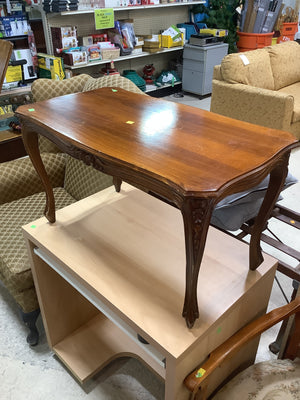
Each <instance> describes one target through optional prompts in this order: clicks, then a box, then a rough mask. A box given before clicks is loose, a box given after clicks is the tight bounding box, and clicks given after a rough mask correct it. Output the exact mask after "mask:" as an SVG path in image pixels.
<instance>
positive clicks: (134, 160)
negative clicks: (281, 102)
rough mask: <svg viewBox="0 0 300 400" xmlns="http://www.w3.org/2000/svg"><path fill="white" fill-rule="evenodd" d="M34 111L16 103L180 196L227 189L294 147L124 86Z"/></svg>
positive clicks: (270, 133)
mask: <svg viewBox="0 0 300 400" xmlns="http://www.w3.org/2000/svg"><path fill="white" fill-rule="evenodd" d="M103 99H105V101H103ZM33 106H34V111H30V110H31V108H28V106H22V107H20V108H19V109H18V111H17V113H21V114H22V116H26V117H27V118H29V121H30V120H32V121H35V122H36V123H37V124H38V125H40V126H41V127H47V130H49V129H51V130H52V131H53V132H55V136H56V137H58V138H59V137H63V140H65V141H68V142H70V143H73V144H74V145H75V146H76V147H78V148H82V149H86V150H88V151H89V152H90V153H92V154H95V155H99V154H100V155H101V157H104V158H108V159H110V160H115V161H117V162H118V163H120V162H121V163H124V164H125V165H130V166H134V168H135V169H139V170H140V172H142V173H144V174H147V175H150V176H151V177H153V178H157V179H158V180H164V181H168V184H170V185H174V186H176V187H177V190H180V191H182V192H184V193H197V194H198V193H202V194H203V193H205V192H210V195H213V192H217V191H223V190H226V184H227V183H228V182H229V181H233V180H235V179H236V178H239V177H240V176H241V175H244V174H245V173H248V172H249V171H253V170H255V169H259V168H260V167H261V166H262V165H263V164H264V163H266V162H268V161H269V160H270V158H272V157H274V155H276V154H277V153H279V152H280V151H282V150H283V149H284V148H285V147H286V146H288V145H290V144H291V142H293V140H292V141H291V135H290V134H289V133H287V132H280V134H279V133H278V132H279V131H277V132H276V131H275V130H273V129H269V128H263V127H259V128H258V127H257V126H256V125H252V124H248V123H245V122H241V121H237V120H233V119H230V118H227V117H223V116H220V115H217V114H213V113H210V112H208V111H204V110H200V109H197V108H193V107H189V106H185V105H182V104H177V103H173V102H169V101H165V100H162V99H154V98H151V97H149V96H145V95H138V94H134V93H131V92H128V91H126V90H123V89H112V88H102V89H97V90H94V91H91V92H85V93H77V94H70V95H68V96H67V97H65V96H63V97H57V98H54V99H50V100H47V101H44V102H39V103H36V104H34V105H33ZM45 135H46V136H47V134H45ZM274 138H276V140H275V139H274ZM294 142H296V139H295V140H294Z"/></svg>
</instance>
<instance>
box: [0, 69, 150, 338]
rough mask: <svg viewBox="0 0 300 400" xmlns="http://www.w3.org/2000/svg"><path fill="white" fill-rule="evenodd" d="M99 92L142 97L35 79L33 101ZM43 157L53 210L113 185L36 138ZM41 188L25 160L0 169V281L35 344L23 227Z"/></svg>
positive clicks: (103, 82) (33, 215) (80, 81)
mask: <svg viewBox="0 0 300 400" xmlns="http://www.w3.org/2000/svg"><path fill="white" fill-rule="evenodd" d="M103 86H111V87H121V88H123V89H126V90H130V91H134V92H137V93H143V92H141V91H140V90H139V89H138V88H137V86H136V85H134V83H132V82H131V81H130V80H128V79H126V78H123V77H121V76H116V75H112V76H104V77H103V78H99V79H93V78H91V77H90V76H89V75H85V74H82V75H78V76H75V77H73V78H70V79H67V80H64V81H54V80H49V79H38V80H36V81H35V82H34V83H33V85H32V95H33V99H34V101H42V100H46V99H49V98H52V97H56V96H62V95H65V94H69V93H74V92H81V91H88V90H92V89H96V88H99V87H103ZM39 146H40V152H41V156H42V159H43V162H44V165H45V167H46V170H47V172H48V175H49V177H50V180H51V183H52V186H53V188H54V194H55V201H56V207H57V208H62V207H65V206H67V205H69V204H71V203H73V202H75V201H77V200H80V199H82V198H84V197H87V196H89V195H91V194H93V193H96V192H98V191H100V190H102V189H104V188H106V187H108V186H109V185H111V184H112V178H111V177H110V176H108V175H105V174H103V173H101V172H99V171H96V170H95V169H93V168H92V167H88V166H86V165H85V164H83V163H82V162H81V161H78V160H75V159H73V158H71V157H69V156H67V155H66V154H64V153H61V152H60V151H59V149H58V148H57V147H56V146H55V145H54V144H53V143H51V142H49V141H48V140H47V139H46V138H44V137H42V136H41V137H40V138H39ZM44 206H45V194H44V188H43V186H42V184H41V182H40V179H39V177H38V175H37V173H36V171H35V169H34V167H33V165H32V163H31V161H30V159H29V158H28V157H24V158H21V159H17V160H13V161H9V162H5V163H1V164H0V280H1V281H2V282H3V284H4V286H5V287H6V288H7V289H8V291H9V292H10V294H11V295H12V296H13V298H14V300H15V301H16V303H17V304H18V306H19V308H20V312H21V316H22V318H23V321H24V322H25V323H26V325H27V326H28V328H29V335H28V337H27V341H28V343H29V344H31V345H36V344H37V343H38V336H39V334H38V331H37V328H36V319H37V317H38V315H39V304H38V300H37V296H36V293H35V288H34V283H33V278H32V274H31V269H30V264H29V260H28V256H27V251H26V247H25V241H24V239H23V236H22V230H21V227H22V226H23V225H25V224H28V223H30V221H33V220H35V219H37V218H39V217H41V216H43V211H44Z"/></svg>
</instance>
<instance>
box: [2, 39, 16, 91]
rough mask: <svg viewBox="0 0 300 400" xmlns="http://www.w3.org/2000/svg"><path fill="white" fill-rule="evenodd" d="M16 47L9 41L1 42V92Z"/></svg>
mask: <svg viewBox="0 0 300 400" xmlns="http://www.w3.org/2000/svg"><path fill="white" fill-rule="evenodd" d="M13 47H14V45H13V44H12V43H11V42H9V41H7V40H3V39H1V40H0V92H1V89H2V85H3V82H4V79H5V75H6V70H7V67H8V63H9V60H10V57H11V53H12V50H13Z"/></svg>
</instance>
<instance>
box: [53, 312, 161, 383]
mask: <svg viewBox="0 0 300 400" xmlns="http://www.w3.org/2000/svg"><path fill="white" fill-rule="evenodd" d="M143 346H144V347H146V346H147V345H143ZM53 350H54V352H55V353H56V355H57V356H58V357H59V359H60V360H61V361H62V362H63V363H64V364H65V365H66V366H67V367H68V368H69V369H70V370H71V371H72V373H73V375H74V376H76V378H77V379H78V380H79V381H80V382H81V383H84V382H85V381H87V380H88V379H89V378H91V377H92V376H93V375H95V374H96V373H97V372H99V371H100V370H101V369H102V368H103V367H104V366H105V365H107V364H108V363H109V362H111V361H112V360H114V359H116V358H118V357H124V356H128V357H137V358H139V359H141V360H148V359H149V361H148V362H147V364H148V365H149V366H151V367H152V369H153V370H154V371H156V372H157V373H158V374H159V375H160V376H161V377H162V378H165V369H164V368H162V367H161V366H159V365H157V364H155V363H154V362H153V361H152V362H151V359H150V358H149V355H148V354H147V352H146V351H145V350H143V348H142V346H141V345H138V344H136V343H135V342H134V341H133V340H132V339H131V338H130V337H129V336H128V335H126V334H125V333H124V332H123V331H122V330H121V329H120V328H118V327H117V326H116V325H115V324H114V323H113V322H111V321H110V320H109V319H108V318H106V317H105V316H104V315H103V314H101V313H99V314H98V315H97V316H96V317H94V318H92V319H91V320H90V321H88V322H87V323H86V324H84V325H83V326H81V327H80V328H79V329H77V330H76V331H75V332H73V333H72V334H70V335H69V336H67V337H66V338H64V339H63V340H61V341H60V342H59V343H57V344H56V345H55V346H53Z"/></svg>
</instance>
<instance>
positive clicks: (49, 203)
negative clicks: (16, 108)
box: [22, 123, 55, 223]
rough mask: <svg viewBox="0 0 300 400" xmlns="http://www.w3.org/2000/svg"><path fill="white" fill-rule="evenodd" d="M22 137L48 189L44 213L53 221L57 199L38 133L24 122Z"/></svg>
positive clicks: (46, 189)
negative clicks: (46, 167) (41, 153)
mask: <svg viewBox="0 0 300 400" xmlns="http://www.w3.org/2000/svg"><path fill="white" fill-rule="evenodd" d="M22 137H23V142H24V146H25V149H26V151H27V153H28V155H29V157H30V160H31V162H32V164H33V166H34V167H35V169H36V171H37V173H38V175H39V177H40V179H41V181H42V183H43V185H44V188H45V191H46V207H45V211H44V215H45V217H46V218H47V219H48V221H49V222H51V223H53V222H55V200H54V195H53V188H52V185H51V183H50V180H49V177H48V174H47V172H46V169H45V166H44V164H43V161H42V158H41V155H40V151H39V142H38V134H37V133H36V132H34V131H32V130H31V129H30V128H29V127H28V126H26V124H24V123H22Z"/></svg>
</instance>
